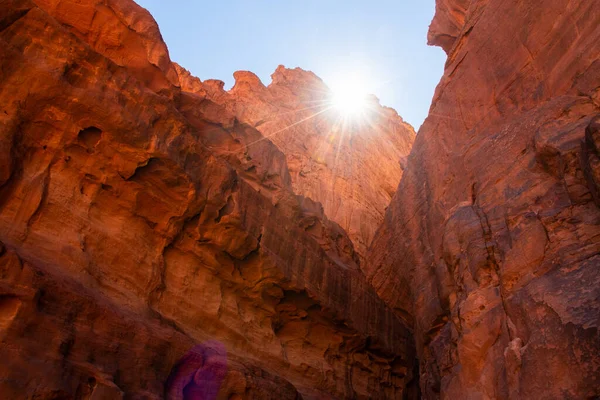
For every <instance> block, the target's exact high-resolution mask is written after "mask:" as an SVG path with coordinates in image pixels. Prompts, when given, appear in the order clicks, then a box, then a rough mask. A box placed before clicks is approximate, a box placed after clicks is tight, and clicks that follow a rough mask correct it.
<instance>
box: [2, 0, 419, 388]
mask: <svg viewBox="0 0 600 400" xmlns="http://www.w3.org/2000/svg"><path fill="white" fill-rule="evenodd" d="M0 48H2V51H1V52H0V242H2V243H3V244H2V246H0V359H2V360H3V361H2V363H0V397H1V398H6V399H20V398H28V399H29V398H35V399H87V398H92V399H99V398H107V399H116V398H121V397H123V398H133V399H137V398H139V399H141V398H143V399H159V398H164V397H165V396H166V397H167V398H169V396H171V395H170V394H169V393H171V392H169V390H171V389H173V388H174V389H173V390H174V392H173V393H175V394H173V395H172V396H171V397H175V398H176V396H177V395H180V394H181V392H185V391H186V390H189V391H193V390H196V389H198V387H200V388H201V387H204V386H203V385H204V383H205V382H204V383H203V381H202V379H201V375H202V374H200V375H198V374H196V375H195V376H196V377H198V379H197V380H195V381H194V384H193V385H191V380H190V379H189V368H191V369H196V371H200V370H203V368H205V367H206V368H209V369H210V368H213V367H211V365H212V366H214V364H213V361H214V360H213V359H212V358H211V360H213V361H210V362H209V361H207V360H208V359H205V358H202V357H204V356H200V358H194V357H191V364H189V363H187V364H186V362H188V361H190V358H189V357H187V358H186V357H185V355H186V354H189V352H190V350H191V349H194V348H197V347H196V346H198V345H203V346H205V348H210V349H212V350H205V351H203V352H200V353H199V354H201V355H206V354H218V355H219V357H222V353H223V352H222V351H221V350H222V349H221V346H223V347H224V348H225V350H226V358H227V361H226V366H227V371H226V372H224V371H222V370H219V372H218V373H217V372H215V373H214V374H215V375H213V376H215V377H216V378H218V380H219V381H222V384H221V387H220V391H219V395H218V396H219V398H222V399H236V398H255V399H265V398H272V399H296V398H299V397H300V396H302V397H303V398H307V399H309V398H401V397H402V396H414V395H415V394H416V392H415V391H414V390H415V389H414V388H415V385H414V381H413V379H412V374H413V365H414V349H413V339H412V336H411V332H410V330H409V329H408V328H407V325H406V324H405V323H404V322H403V321H402V320H401V319H399V318H398V317H397V316H396V315H395V314H394V313H393V312H392V311H391V309H390V308H389V307H387V306H386V305H385V304H384V303H383V302H382V301H381V300H380V299H379V298H378V297H377V295H376V294H375V292H374V291H373V290H372V288H371V287H370V286H369V285H368V284H367V282H366V279H365V277H364V275H363V273H362V272H361V270H360V269H359V267H358V264H357V262H358V256H357V255H356V253H355V252H354V250H353V246H352V242H351V241H350V240H349V239H348V237H347V235H346V233H345V232H344V230H343V229H342V228H340V226H339V225H337V224H336V223H334V222H331V221H329V220H328V218H327V217H326V216H325V215H324V213H323V208H322V206H321V205H320V204H319V203H316V202H314V201H313V200H311V199H309V198H306V197H302V196H297V195H295V194H294V192H293V190H292V184H291V182H292V180H291V177H290V174H289V171H288V167H287V163H286V158H285V156H284V154H283V153H282V152H281V151H280V150H279V149H278V148H277V147H276V146H275V145H273V144H272V143H271V142H270V141H269V140H263V139H264V136H263V135H262V134H261V133H260V132H259V131H257V130H256V129H254V128H252V127H251V126H249V125H247V124H244V123H240V122H239V121H238V120H237V119H236V118H235V115H234V114H232V113H229V112H228V111H227V110H226V109H225V108H223V107H222V106H220V105H217V104H215V103H214V102H212V101H210V100H209V99H206V98H205V97H204V96H202V95H199V94H198V93H193V89H190V88H193V82H191V83H183V84H182V86H183V87H184V89H185V90H187V89H190V90H188V91H185V90H184V91H181V89H180V88H179V85H180V84H179V75H178V73H177V66H175V65H174V64H172V63H171V61H170V60H169V56H168V52H167V49H166V46H165V45H164V43H163V42H162V39H161V38H160V33H159V31H158V28H157V26H156V24H155V22H154V20H153V19H152V18H151V16H150V15H149V14H148V13H147V12H146V11H145V10H143V9H141V8H140V7H138V6H137V5H136V4H135V3H133V2H132V1H129V0H36V1H28V0H2V1H0ZM203 85H204V84H203ZM249 143H256V145H253V146H247V145H248V144H249ZM211 341H212V342H211ZM214 341H218V343H217V344H214V343H215V342H214ZM211 343H213V344H214V345H211ZM209 358H210V357H209ZM206 363H208V364H206ZM217 364H218V363H217ZM182 365H183V366H184V367H185V368H188V370H186V369H185V368H184V367H182ZM218 365H221V364H218ZM181 368H183V369H181ZM215 368H216V367H215ZM182 371H183V372H182ZM186 371H187V372H186ZM186 374H187V375H186ZM169 377H172V380H171V382H176V384H174V385H175V386H169V385H167V381H168V380H169ZM216 378H215V379H216ZM411 381H412V382H413V383H412V384H410V382H411ZM182 385H183V386H182ZM190 385H191V386H190ZM407 385H408V386H409V389H407ZM182 387H183V388H182ZM411 387H412V388H411ZM177 388H182V389H181V392H180V391H178V389H177ZM213 389H214V388H213V387H212V386H211V389H210V390H213ZM411 390H412V392H410V391H411Z"/></svg>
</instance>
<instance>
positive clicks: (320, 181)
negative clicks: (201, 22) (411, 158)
mask: <svg viewBox="0 0 600 400" xmlns="http://www.w3.org/2000/svg"><path fill="white" fill-rule="evenodd" d="M177 70H178V73H179V74H180V76H181V81H182V89H183V90H184V91H191V92H193V93H202V94H204V95H206V96H207V97H208V98H209V99H211V100H213V101H214V102H216V103H218V104H221V105H223V106H224V107H225V108H227V109H228V110H230V111H231V112H232V113H233V114H234V115H235V116H236V117H237V118H238V119H239V120H240V121H242V122H245V123H247V124H249V125H252V126H253V127H255V128H256V129H257V130H258V131H260V132H261V133H262V134H263V136H265V137H267V138H268V139H269V140H270V141H271V142H273V143H274V144H275V145H276V146H277V147H278V148H279V149H280V150H281V151H282V152H283V153H284V154H285V157H286V160H287V164H288V168H289V171H290V175H291V179H292V187H293V189H294V191H295V192H296V193H297V194H300V195H303V196H306V197H309V198H311V199H313V200H315V201H318V202H320V203H321V204H322V205H323V209H324V212H325V215H327V217H328V218H330V219H331V220H333V221H335V222H337V223H338V224H339V225H340V226H341V227H342V228H343V229H344V230H345V231H346V232H347V233H348V236H349V237H350V239H351V240H352V242H353V244H354V248H355V250H356V252H357V254H358V256H359V258H360V260H361V263H362V264H364V255H365V253H366V249H367V246H368V245H369V244H370V243H371V241H372V240H373V236H374V235H375V231H376V229H377V227H378V226H379V225H380V224H381V222H382V221H383V215H384V212H385V208H386V207H387V206H388V205H389V204H390V200H391V198H392V195H393V194H394V192H395V190H396V188H397V187H398V183H399V182H400V178H401V177H402V169H403V168H404V163H405V161H406V158H407V156H408V153H409V152H410V149H411V147H412V144H413V142H414V138H415V132H414V129H413V128H412V126H410V125H409V124H408V123H406V122H404V121H403V120H402V118H401V117H400V116H399V115H398V113H396V111H395V110H393V109H391V108H387V107H382V106H381V105H380V104H379V101H378V100H377V99H376V98H374V97H373V96H370V97H368V98H367V99H366V101H365V102H366V105H367V106H366V107H365V109H364V110H362V111H360V112H358V113H357V114H359V115H344V114H343V113H340V110H338V109H336V107H335V104H332V97H333V96H332V93H331V91H330V90H329V88H327V86H326V85H325V84H324V83H323V82H322V81H321V79H319V78H318V77H317V76H316V75H314V74H313V73H312V72H308V71H303V70H302V69H300V68H295V69H287V68H285V67H283V66H279V67H278V68H277V70H276V71H275V72H274V73H273V75H271V78H272V82H271V84H269V85H268V86H265V85H264V84H263V83H262V82H261V81H260V79H259V78H258V77H257V76H256V75H255V74H253V73H252V72H248V71H237V72H236V73H234V77H235V85H234V86H233V88H232V89H231V90H229V91H225V90H223V86H224V84H223V82H221V81H215V80H210V81H206V82H200V81H199V80H198V79H197V78H193V77H191V76H190V74H189V72H187V71H186V70H185V69H183V68H181V67H179V66H177ZM347 84H348V85H352V84H353V83H352V82H347ZM360 95H362V94H360V93H357V96H360ZM251 145H252V144H251Z"/></svg>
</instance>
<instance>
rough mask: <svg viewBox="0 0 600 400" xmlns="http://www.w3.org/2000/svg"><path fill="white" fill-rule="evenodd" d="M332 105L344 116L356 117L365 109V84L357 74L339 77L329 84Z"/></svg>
mask: <svg viewBox="0 0 600 400" xmlns="http://www.w3.org/2000/svg"><path fill="white" fill-rule="evenodd" d="M331 103H332V106H333V107H334V108H335V109H336V110H337V111H338V112H339V113H340V114H342V115H343V116H344V117H357V116H359V115H361V114H363V113H364V112H365V111H366V109H367V85H366V82H365V80H364V79H363V78H362V77H361V76H359V75H357V74H349V75H347V76H343V77H340V78H339V80H337V81H336V82H334V83H333V84H332V85H331Z"/></svg>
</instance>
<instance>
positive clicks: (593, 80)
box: [365, 0, 600, 399]
mask: <svg viewBox="0 0 600 400" xmlns="http://www.w3.org/2000/svg"><path fill="white" fill-rule="evenodd" d="M429 42H430V43H431V44H436V45H439V46H441V47H442V48H443V49H444V50H445V51H446V52H447V54H448V60H447V63H446V66H445V72H444V76H443V78H442V80H441V82H440V84H439V86H438V87H437V90H436V93H435V96H434V100H433V104H432V106H431V109H430V113H429V116H428V118H427V120H426V121H425V123H424V125H423V126H422V127H421V129H420V131H419V133H418V135H417V139H416V141H415V145H414V147H413V150H412V152H411V154H410V156H409V159H408V166H407V168H406V169H405V171H404V175H403V178H402V181H401V183H400V186H399V188H398V191H397V192H396V194H395V196H394V198H393V200H392V204H391V205H390V207H389V208H388V210H387V212H386V216H385V221H384V223H383V225H382V226H381V227H380V229H379V230H378V232H377V234H376V238H375V240H374V242H373V244H372V246H371V248H370V250H369V253H368V255H367V259H368V261H369V262H368V265H367V266H366V268H365V270H366V273H367V275H368V278H369V280H370V282H372V284H373V285H374V287H375V289H376V290H377V292H378V293H379V294H380V296H381V297H382V298H383V299H384V300H385V301H386V302H387V303H388V304H389V305H390V306H391V307H393V308H394V309H395V311H396V313H397V314H398V315H401V316H402V317H403V318H404V319H405V320H407V321H408V322H409V323H413V324H414V327H415V339H416V346H417V353H418V357H419V359H420V374H421V376H420V383H421V390H422V392H423V397H424V398H427V399H433V398H445V399H458V398H472V399H507V398H511V399H539V398H543V399H583V398H597V397H598V396H600V356H599V355H600V336H599V333H598V328H599V325H600V209H599V206H600V202H599V201H598V200H599V196H598V194H599V186H598V184H599V182H600V179H599V178H600V162H599V158H598V157H599V154H600V153H599V150H600V123H599V120H600V8H599V7H598V4H597V2H595V1H585V0H580V1H572V0H550V1H544V2H534V1H517V0H497V1H487V0H476V1H470V2H468V1H460V0H438V1H437V12H436V16H435V18H434V20H433V22H432V24H431V27H430V32H429Z"/></svg>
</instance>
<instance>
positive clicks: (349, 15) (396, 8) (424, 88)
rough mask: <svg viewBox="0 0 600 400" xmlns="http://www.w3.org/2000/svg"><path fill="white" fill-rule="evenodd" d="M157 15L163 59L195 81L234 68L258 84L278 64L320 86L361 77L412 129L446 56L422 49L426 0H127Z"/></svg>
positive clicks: (224, 76) (226, 75) (223, 76)
mask: <svg viewBox="0 0 600 400" xmlns="http://www.w3.org/2000/svg"><path fill="white" fill-rule="evenodd" d="M136 1H137V2H138V4H140V5H141V6H143V7H145V8H147V9H148V10H149V11H150V12H151V13H152V15H153V16H154V18H155V19H156V20H157V21H158V24H159V26H160V29H161V32H162V35H163V38H164V40H165V42H166V43H167V45H168V47H169V52H170V55H171V59H172V60H173V61H176V62H178V63H179V64H181V65H182V66H184V67H185V68H187V69H188V70H190V71H191V72H192V74H194V75H196V76H198V77H199V78H200V79H202V80H205V79H210V78H214V79H220V80H223V81H225V86H226V88H230V87H231V85H233V82H234V81H233V77H232V74H233V72H234V71H237V70H249V71H252V72H254V73H256V74H257V75H258V76H259V77H260V78H261V80H262V81H263V83H264V84H267V85H268V84H269V83H270V82H271V78H270V75H271V74H272V73H273V71H275V68H277V66H278V65H279V64H283V65H285V66H286V67H288V68H294V67H301V68H303V69H306V70H310V71H313V72H314V73H316V74H317V75H318V76H320V77H321V78H322V79H323V80H324V81H325V83H331V82H332V81H334V80H336V77H339V76H340V75H344V74H349V75H356V74H358V75H361V76H363V77H364V79H365V80H366V83H365V84H366V86H367V88H368V91H369V92H370V93H372V94H374V95H376V96H377V97H379V99H380V100H381V103H382V104H383V105H386V106H390V107H393V108H395V109H396V111H398V113H399V114H400V115H401V116H402V117H403V118H404V119H405V120H406V121H408V122H409V123H411V124H412V125H413V126H415V128H418V127H419V126H420V125H421V123H422V122H423V120H424V119H425V117H426V116H427V112H428V110H429V105H430V103H431V98H432V97H433V92H434V90H435V86H436V85H437V83H438V81H439V79H440V77H441V76H442V72H443V65H444V62H445V59H446V56H445V54H444V52H443V51H442V50H441V49H440V48H437V47H429V46H427V28H428V26H429V23H430V22H431V19H432V18H433V14H434V7H435V4H434V0H419V1H414V0H379V1H378V0H370V1H365V0H284V1H282V0H217V1H202V0H179V1H167V0H136Z"/></svg>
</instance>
